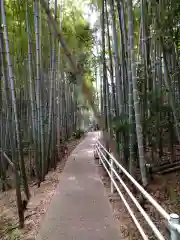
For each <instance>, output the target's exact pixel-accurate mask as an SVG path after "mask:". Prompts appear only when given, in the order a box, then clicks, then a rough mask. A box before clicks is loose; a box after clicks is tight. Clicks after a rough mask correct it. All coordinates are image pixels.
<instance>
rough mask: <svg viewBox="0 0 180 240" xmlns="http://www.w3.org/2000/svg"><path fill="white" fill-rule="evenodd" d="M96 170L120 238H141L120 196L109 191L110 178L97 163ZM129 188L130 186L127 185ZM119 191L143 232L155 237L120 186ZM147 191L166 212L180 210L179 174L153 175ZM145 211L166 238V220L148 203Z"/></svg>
mask: <svg viewBox="0 0 180 240" xmlns="http://www.w3.org/2000/svg"><path fill="white" fill-rule="evenodd" d="M97 167H98V172H99V174H100V176H101V179H102V181H103V183H104V186H105V189H106V191H107V193H108V196H109V201H110V203H111V206H112V209H113V212H114V215H115V218H116V219H117V220H118V221H119V229H120V232H121V235H122V239H126V240H127V239H129V240H140V239H142V237H141V235H140V234H139V232H138V230H137V228H136V226H135V224H134V222H133V221H132V219H131V217H130V215H129V213H128V211H127V210H126V207H125V205H124V204H123V202H122V200H121V199H120V196H119V194H118V193H117V192H115V193H114V194H111V193H110V180H109V177H108V176H107V173H106V172H105V170H104V168H103V167H102V166H101V165H99V164H98V161H97ZM129 188H130V187H129ZM120 189H121V191H122V192H123V193H124V195H125V198H126V200H128V203H129V205H130V206H131V208H132V209H133V212H134V213H135V216H136V217H137V219H138V221H139V223H140V224H141V226H142V227H143V229H144V230H145V233H146V234H147V235H148V236H149V239H151V240H155V239H157V238H156V237H155V236H154V235H153V233H152V231H151V229H150V228H149V226H148V225H147V224H146V221H145V220H144V218H143V216H142V215H141V213H140V212H139V211H138V209H137V208H136V207H135V205H133V204H132V201H131V200H130V198H129V196H128V195H127V194H126V193H125V191H124V190H123V189H122V187H121V186H120ZM130 189H131V188H130ZM148 192H149V193H150V194H151V195H152V196H153V197H154V199H155V200H156V201H157V202H158V203H159V204H160V205H161V206H162V207H163V208H164V209H165V210H166V211H167V212H168V213H177V214H179V211H180V195H179V192H180V174H179V172H177V173H171V174H167V175H164V176H155V177H154V180H153V181H152V183H151V185H150V186H149V187H148ZM145 207H146V212H147V213H148V215H149V216H150V217H151V220H152V221H153V222H154V223H155V225H156V226H157V228H158V229H159V230H160V232H161V233H162V234H163V235H164V236H165V239H169V238H168V234H169V233H168V230H167V228H166V221H165V220H164V219H163V218H162V217H161V216H160V215H159V214H158V212H157V210H155V209H154V207H153V206H152V205H150V204H146V205H145Z"/></svg>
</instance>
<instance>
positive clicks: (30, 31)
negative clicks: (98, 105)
mask: <svg viewBox="0 0 180 240" xmlns="http://www.w3.org/2000/svg"><path fill="white" fill-rule="evenodd" d="M68 4H69V5H71V1H69V2H67V1H66V4H64V3H63V1H61V2H60V1H59V2H57V1H55V2H50V3H48V8H49V9H50V8H51V9H52V11H53V14H54V18H55V20H56V21H57V22H58V26H59V28H60V29H61V30H62V32H63V34H64V36H65V39H66V41H67V43H68V44H69V45H70V47H71V48H72V49H73V53H74V54H75V55H76V56H77V58H78V60H79V61H80V62H81V63H82V65H83V66H84V69H85V75H86V77H87V79H88V80H89V81H90V82H91V81H93V76H92V73H91V70H90V65H91V62H90V60H89V59H90V57H91V48H92V43H93V38H92V31H91V29H90V28H89V23H88V22H87V21H86V20H85V19H84V17H83V14H82V12H81V9H78V8H77V7H76V6H75V7H74V8H71V9H70V8H69V5H68ZM0 7H1V11H0V12H1V28H0V50H1V54H0V63H1V66H0V69H1V79H0V80H1V85H0V86H1V88H0V93H1V94H0V103H1V105H0V129H1V131H0V150H1V156H0V183H1V184H0V185H1V190H2V191H6V190H8V188H9V185H10V184H9V181H8V177H12V176H8V173H7V170H8V169H9V168H10V169H11V170H12V171H11V172H12V175H13V182H14V183H15V184H13V187H15V188H16V195H17V208H18V214H19V222H20V226H21V227H23V224H24V209H23V204H24V201H25V200H24V197H25V199H26V201H27V200H28V199H29V198H30V191H29V186H28V182H29V180H30V179H31V177H35V178H36V180H37V181H36V182H37V185H38V186H40V183H41V182H42V181H43V180H44V178H45V176H46V174H47V172H48V171H49V169H51V168H54V169H55V168H56V166H57V162H58V161H59V160H60V159H61V158H62V157H63V154H64V148H65V146H66V143H65V142H66V141H67V140H70V139H72V138H78V137H80V136H81V135H82V134H83V131H82V130H81V122H82V118H83V114H82V113H83V111H85V110H86V109H87V110H88V106H87V104H86V102H84V101H83V99H82V97H81V96H79V89H78V86H77V85H76V84H75V80H74V76H73V74H72V73H71V71H70V70H69V67H68V65H67V64H66V61H67V60H66V58H65V57H64V55H63V54H62V49H61V46H60V43H59V42H58V40H57V39H56V37H55V36H54V33H53V30H52V27H51V25H50V22H49V20H48V18H47V16H46V14H45V12H44V11H43V9H42V7H41V5H40V1H39V0H34V1H30V0H22V1H21V0H18V1H8V0H7V1H5V0H2V1H1V6H0ZM71 7H72V5H71ZM69 10H70V11H69ZM73 16H74V17H73ZM77 16H78V17H77ZM11 187H12V186H11ZM23 192H24V193H23Z"/></svg>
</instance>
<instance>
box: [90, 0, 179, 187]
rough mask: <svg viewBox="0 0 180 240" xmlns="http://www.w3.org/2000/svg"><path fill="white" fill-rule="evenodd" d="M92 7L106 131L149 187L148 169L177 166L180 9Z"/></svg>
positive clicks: (175, 5) (171, 5) (113, 3)
mask: <svg viewBox="0 0 180 240" xmlns="http://www.w3.org/2000/svg"><path fill="white" fill-rule="evenodd" d="M91 4H92V5H93V8H94V9H96V11H98V12H99V14H100V27H101V33H100V35H101V37H100V38H97V39H96V41H97V44H99V43H100V44H99V45H100V47H99V54H100V55H101V60H100V61H99V63H100V64H99V67H98V68H97V69H99V71H100V76H101V80H100V96H101V97H100V98H101V99H100V103H101V109H100V111H101V114H102V115H103V116H104V118H105V129H106V131H108V132H109V134H110V135H111V138H112V139H115V140H116V148H117V152H118V155H119V160H120V161H121V163H122V164H123V165H124V167H125V168H126V169H127V170H128V171H129V172H130V173H131V175H133V176H134V177H135V178H136V179H137V180H139V179H140V181H141V183H142V184H143V185H144V186H147V184H148V180H149V179H148V166H151V170H152V166H153V167H154V168H157V167H158V166H159V167H160V166H163V165H164V164H165V165H166V166H168V167H172V166H176V167H177V165H178V164H177V160H178V151H179V147H178V146H179V142H180V135H179V133H180V129H179V120H180V119H179V110H180V109H179V99H180V91H179V86H180V85H179V76H180V75H179V40H180V39H179V23H180V15H179V12H180V3H179V1H176V0H172V1H171V0H170V1H167V0H158V1H156V0H140V1H132V0H126V1H123V0H101V1H92V3H91ZM175 161H176V162H175ZM150 164H151V165H150ZM164 168H165V167H164ZM178 168H179V166H178V167H177V169H178ZM138 169H139V170H140V171H138Z"/></svg>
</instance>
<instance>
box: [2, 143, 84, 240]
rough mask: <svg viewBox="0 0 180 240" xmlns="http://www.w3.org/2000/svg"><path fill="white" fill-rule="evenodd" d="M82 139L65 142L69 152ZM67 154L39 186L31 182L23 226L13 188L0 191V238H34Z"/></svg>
mask: <svg viewBox="0 0 180 240" xmlns="http://www.w3.org/2000/svg"><path fill="white" fill-rule="evenodd" d="M81 141H82V139H79V140H78V139H74V140H72V141H69V142H68V143H67V146H68V149H69V153H68V155H69V154H70V153H71V152H72V151H73V149H74V148H75V147H76V146H77V145H78V144H79V143H80V142H81ZM66 160H67V156H66V157H65V158H64V159H62V160H61V161H60V162H59V163H58V166H57V168H56V170H55V171H50V172H49V173H48V174H47V176H46V178H45V181H44V182H42V183H41V186H40V188H38V187H37V185H35V184H34V182H31V184H30V185H29V186H30V192H31V199H30V201H29V203H28V206H27V210H26V212H25V226H24V228H23V229H21V230H20V229H19V228H18V227H17V226H18V218H17V208H16V195H15V190H14V189H11V190H9V191H7V192H4V193H2V192H1V193H0V240H20V239H23V240H34V239H35V237H36V235H37V232H38V230H39V227H40V223H41V221H42V220H43V217H44V215H45V213H46V211H47V208H48V205H49V203H50V201H51V199H52V196H53V195H54V193H55V189H56V186H57V184H58V183H59V181H60V176H61V172H62V171H63V169H64V166H65V163H66Z"/></svg>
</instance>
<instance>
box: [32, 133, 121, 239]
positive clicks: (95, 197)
mask: <svg viewBox="0 0 180 240" xmlns="http://www.w3.org/2000/svg"><path fill="white" fill-rule="evenodd" d="M96 137H97V133H88V136H87V137H86V138H85V140H84V141H83V142H82V143H80V144H79V145H78V146H77V148H76V149H75V150H74V151H73V152H72V154H71V155H70V157H69V158H68V160H67V163H66V166H65V168H64V171H63V173H62V175H61V179H60V183H59V185H58V187H57V189H56V193H55V195H54V197H53V199H52V201H51V204H50V206H49V208H48V211H47V213H46V216H45V219H44V220H43V222H42V226H41V229H40V231H39V234H38V236H37V238H36V240H111V239H112V240H120V236H119V231H118V228H117V223H116V221H115V220H114V218H113V215H112V211H111V208H110V205H109V201H108V197H107V196H106V193H105V190H104V186H103V183H102V182H101V180H100V177H99V176H98V174H97V171H96V166H95V163H94V159H93V148H94V147H93V144H94V143H95V141H96Z"/></svg>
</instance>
